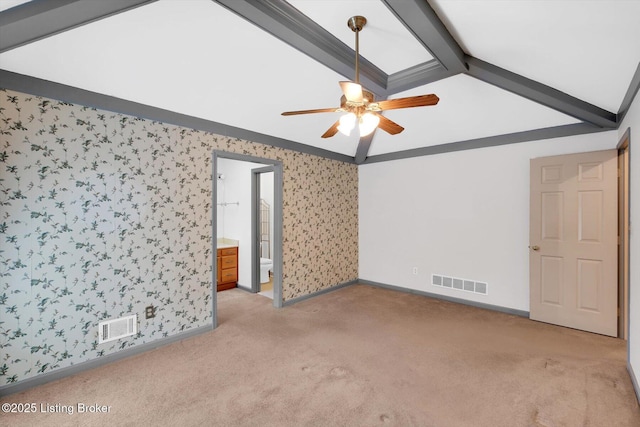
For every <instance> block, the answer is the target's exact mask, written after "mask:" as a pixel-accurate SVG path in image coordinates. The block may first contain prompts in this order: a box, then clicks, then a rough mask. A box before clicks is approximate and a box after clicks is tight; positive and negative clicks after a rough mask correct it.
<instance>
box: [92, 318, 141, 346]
mask: <svg viewBox="0 0 640 427" xmlns="http://www.w3.org/2000/svg"><path fill="white" fill-rule="evenodd" d="M136 333H138V319H137V316H136V315H135V314H132V315H130V316H124V317H120V318H118V319H111V320H105V321H104V322H100V323H98V344H102V343H104V342H109V341H113V340H117V339H120V338H124V337H128V336H131V335H135V334H136Z"/></svg>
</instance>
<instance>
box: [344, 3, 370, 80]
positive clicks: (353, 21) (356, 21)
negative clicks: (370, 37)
mask: <svg viewBox="0 0 640 427" xmlns="http://www.w3.org/2000/svg"><path fill="white" fill-rule="evenodd" d="M366 24H367V18H365V17H364V16H360V15H356V16H352V17H351V18H349V20H348V21H347V25H348V26H349V28H351V31H353V32H354V33H356V80H355V83H357V84H360V38H359V37H358V35H359V33H360V31H362V28H364V26H365V25H366Z"/></svg>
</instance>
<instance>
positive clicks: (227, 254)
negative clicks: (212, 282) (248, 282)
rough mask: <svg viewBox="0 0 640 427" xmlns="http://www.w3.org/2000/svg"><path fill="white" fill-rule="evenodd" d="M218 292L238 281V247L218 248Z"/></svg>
mask: <svg viewBox="0 0 640 427" xmlns="http://www.w3.org/2000/svg"><path fill="white" fill-rule="evenodd" d="M217 282H218V292H220V291H224V290H227V289H231V288H235V287H236V284H237V283H238V248H237V247H234V248H222V249H218V280H217Z"/></svg>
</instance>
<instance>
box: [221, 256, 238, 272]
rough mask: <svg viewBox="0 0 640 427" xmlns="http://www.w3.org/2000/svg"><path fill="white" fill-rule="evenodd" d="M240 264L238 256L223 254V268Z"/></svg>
mask: <svg viewBox="0 0 640 427" xmlns="http://www.w3.org/2000/svg"><path fill="white" fill-rule="evenodd" d="M237 265H238V258H237V257H236V256H235V255H233V256H223V257H222V268H223V269H225V268H233V267H235V266H237Z"/></svg>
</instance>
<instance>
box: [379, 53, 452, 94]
mask: <svg viewBox="0 0 640 427" xmlns="http://www.w3.org/2000/svg"><path fill="white" fill-rule="evenodd" d="M454 74H456V73H452V72H450V71H449V70H447V69H446V68H444V67H443V66H442V65H440V63H439V62H438V61H436V60H435V59H434V60H431V61H429V62H424V63H422V64H418V65H415V66H413V67H410V68H407V69H404V70H402V71H398V72H397V73H393V74H391V75H390V76H389V79H388V80H387V89H388V90H389V94H393V93H398V92H402V91H405V90H409V89H413V88H416V87H418V86H424V85H426V84H429V83H433V82H437V81H438V80H442V79H445V78H447V77H451V76H452V75H454Z"/></svg>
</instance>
